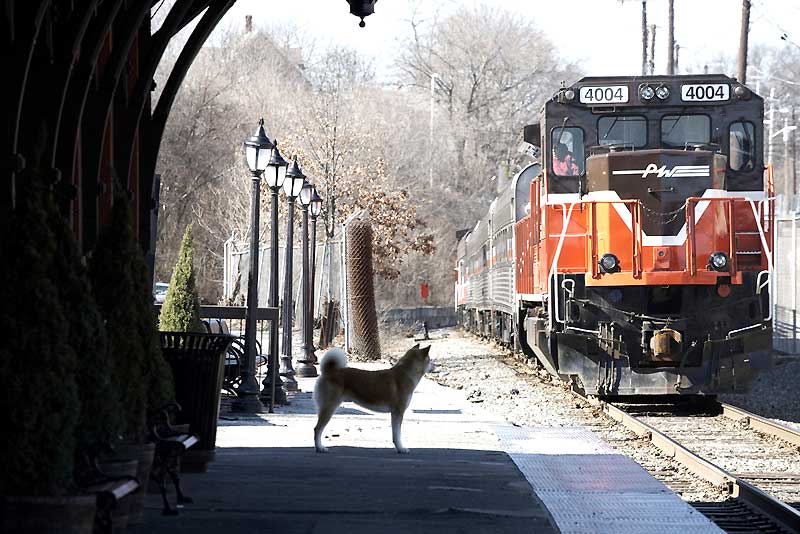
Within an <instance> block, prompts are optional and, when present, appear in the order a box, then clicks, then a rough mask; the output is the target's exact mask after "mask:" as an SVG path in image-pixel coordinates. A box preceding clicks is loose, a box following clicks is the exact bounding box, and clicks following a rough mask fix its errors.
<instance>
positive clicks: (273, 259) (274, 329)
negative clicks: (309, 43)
mask: <svg viewBox="0 0 800 534" xmlns="http://www.w3.org/2000/svg"><path fill="white" fill-rule="evenodd" d="M274 144H275V149H274V150H273V151H272V159H270V160H269V164H268V165H267V170H266V172H265V173H264V180H265V181H266V182H267V185H268V186H269V191H270V197H271V200H272V223H271V225H270V249H269V252H270V262H269V302H268V304H267V305H268V306H269V307H270V308H277V307H278V301H279V297H278V291H279V289H278V285H279V283H278V193H280V190H281V187H283V182H284V180H285V179H286V167H288V166H289V164H288V163H287V162H286V160H285V159H283V157H282V156H281V153H280V151H279V150H278V141H277V140H276V141H275V143H274ZM269 341H270V347H269V362H268V364H267V365H268V366H267V376H265V377H264V381H263V382H262V385H263V386H264V388H263V389H262V390H261V402H263V403H265V404H267V405H268V406H269V411H270V413H272V411H273V410H272V408H273V406H274V405H275V404H286V392H285V391H284V390H283V382H282V381H281V378H280V375H278V366H279V363H278V323H277V322H276V321H273V323H272V324H271V325H270V334H269Z"/></svg>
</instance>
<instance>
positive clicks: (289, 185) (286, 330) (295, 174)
mask: <svg viewBox="0 0 800 534" xmlns="http://www.w3.org/2000/svg"><path fill="white" fill-rule="evenodd" d="M305 179H306V175H305V174H303V171H302V170H300V165H298V164H297V156H294V158H292V163H291V164H290V165H289V168H288V169H287V170H286V179H285V180H284V181H283V193H284V194H285V195H286V200H287V203H288V216H287V219H288V221H287V227H286V257H285V262H286V263H285V269H284V278H283V346H282V348H281V371H280V372H281V376H282V377H284V379H285V382H284V386H285V388H286V391H297V381H296V380H295V379H294V375H295V372H294V369H293V368H292V241H293V240H294V201H295V199H296V198H297V196H298V195H299V194H300V190H301V189H302V188H303V183H304V182H305Z"/></svg>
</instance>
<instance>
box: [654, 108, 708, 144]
mask: <svg viewBox="0 0 800 534" xmlns="http://www.w3.org/2000/svg"><path fill="white" fill-rule="evenodd" d="M710 141H711V119H710V118H709V117H708V116H707V115H664V117H662V118H661V144H662V145H663V146H664V147H665V148H686V146H687V145H693V144H699V145H703V144H707V143H709V142H710Z"/></svg>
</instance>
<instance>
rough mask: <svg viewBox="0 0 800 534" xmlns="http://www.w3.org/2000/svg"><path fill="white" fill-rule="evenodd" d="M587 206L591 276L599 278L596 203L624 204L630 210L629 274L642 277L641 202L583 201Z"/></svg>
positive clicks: (587, 234)
mask: <svg viewBox="0 0 800 534" xmlns="http://www.w3.org/2000/svg"><path fill="white" fill-rule="evenodd" d="M584 204H586V205H587V206H588V208H589V228H588V231H587V233H586V236H587V237H588V238H589V243H590V246H589V248H590V256H591V257H590V258H589V260H590V264H591V271H592V278H600V268H599V259H600V258H599V252H598V250H597V248H598V247H597V242H598V237H597V205H598V204H608V205H613V204H624V205H626V206H628V207H629V208H630V212H631V249H632V250H631V274H632V275H633V277H634V278H641V277H642V204H641V202H639V201H638V200H592V201H586V202H584Z"/></svg>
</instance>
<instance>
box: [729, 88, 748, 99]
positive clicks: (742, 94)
mask: <svg viewBox="0 0 800 534" xmlns="http://www.w3.org/2000/svg"><path fill="white" fill-rule="evenodd" d="M733 95H734V96H735V97H736V98H738V99H739V100H747V99H749V98H750V96H751V95H752V93H751V92H750V89H748V88H747V87H745V86H744V85H737V86H736V87H734V88H733Z"/></svg>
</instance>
